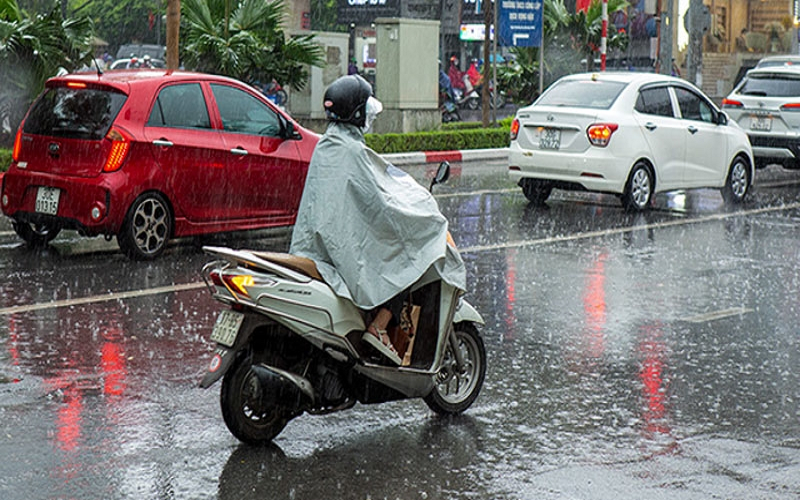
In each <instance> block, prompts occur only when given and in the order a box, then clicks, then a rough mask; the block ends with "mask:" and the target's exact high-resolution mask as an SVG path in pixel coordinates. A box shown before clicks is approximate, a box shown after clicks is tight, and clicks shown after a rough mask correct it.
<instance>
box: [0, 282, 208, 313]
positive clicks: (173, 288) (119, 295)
mask: <svg viewBox="0 0 800 500" xmlns="http://www.w3.org/2000/svg"><path fill="white" fill-rule="evenodd" d="M205 286H206V284H205V283H184V284H182V285H167V286H159V287H155V288H145V289H142V290H131V291H129V292H112V293H109V294H106V295H93V296H90V297H83V298H78V299H65V300H54V301H52V302H41V303H39V304H30V305H22V306H12V307H4V308H2V309H0V316H8V315H9V314H16V313H24V312H32V311H41V310H43V309H53V308H57V307H72V306H81V305H85V304H94V303H97V302H108V301H110V300H124V299H132V298H137V297H148V296H150V295H158V294H160V293H174V292H182V291H185V290H196V289H198V288H204V287H205Z"/></svg>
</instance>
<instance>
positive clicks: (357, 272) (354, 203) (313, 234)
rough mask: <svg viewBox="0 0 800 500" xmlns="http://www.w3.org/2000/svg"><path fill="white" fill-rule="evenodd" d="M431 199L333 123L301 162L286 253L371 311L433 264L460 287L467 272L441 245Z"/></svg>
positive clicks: (352, 130)
mask: <svg viewBox="0 0 800 500" xmlns="http://www.w3.org/2000/svg"><path fill="white" fill-rule="evenodd" d="M446 238H447V219H445V218H444V216H443V215H442V214H441V212H439V207H438V205H437V203H436V200H435V199H434V198H433V196H432V195H431V194H430V193H429V192H428V190H426V189H425V188H424V187H422V186H420V185H419V184H418V183H417V182H416V181H415V180H414V179H413V178H412V177H411V176H409V175H408V174H406V173H405V172H403V171H402V170H400V169H398V168H396V167H394V166H393V165H391V164H390V163H388V162H387V161H386V160H384V159H383V158H381V157H380V156H379V155H378V154H377V153H375V152H374V151H373V150H371V149H369V148H368V147H367V146H366V145H365V143H364V135H363V133H362V132H361V129H360V128H359V127H356V126H355V125H350V124H345V123H338V122H332V123H330V124H329V126H328V129H327V131H326V132H325V134H324V135H323V136H322V138H321V139H320V141H319V143H318V144H317V147H316V149H315V150H314V154H313V155H312V157H311V163H310V164H309V167H308V176H307V178H306V184H305V189H304V191H303V197H302V199H301V201H300V208H299V212H298V214H297V222H296V224H295V226H294V232H293V234H292V243H291V247H290V249H289V253H292V254H294V255H300V256H302V257H307V258H309V259H312V260H313V261H314V262H315V263H316V264H317V268H318V269H319V272H320V274H321V275H322V277H323V278H324V279H325V281H326V283H328V284H329V285H330V286H331V288H333V290H334V291H335V292H336V294H337V295H339V296H341V297H345V298H349V299H351V300H353V302H355V304H356V305H357V306H358V307H360V308H362V309H372V308H375V307H377V306H379V305H381V304H383V303H385V302H386V301H388V300H389V299H391V298H392V297H394V296H396V295H397V294H399V293H400V292H402V291H403V290H405V289H407V288H409V287H410V286H411V285H412V284H414V283H415V282H416V281H417V280H418V279H419V278H420V277H422V275H423V274H425V272H426V271H427V270H428V269H429V268H431V267H432V268H433V270H435V271H436V272H437V273H438V274H439V276H440V277H441V278H442V279H443V280H445V281H446V282H447V283H450V284H451V285H453V286H455V287H457V288H459V289H461V290H464V289H465V288H466V272H465V269H464V262H463V261H462V260H461V256H460V255H459V254H458V252H457V251H455V250H453V249H452V248H450V247H449V246H448V245H447V243H446V241H447V240H446Z"/></svg>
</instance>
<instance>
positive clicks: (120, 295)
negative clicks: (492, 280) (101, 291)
mask: <svg viewBox="0 0 800 500" xmlns="http://www.w3.org/2000/svg"><path fill="white" fill-rule="evenodd" d="M798 208H800V202H796V203H790V204H787V205H781V206H776V207H764V208H754V209H751V210H741V211H737V212H731V213H726V214H713V215H708V216H705V217H698V218H695V219H678V220H673V221H665V222H656V223H653V224H644V225H641V226H630V227H620V228H615V229H604V230H601V231H587V232H585V233H577V234H573V235H568V236H552V237H548V238H540V239H533V240H521V241H510V242H507V243H498V244H496V245H476V246H472V247H464V248H460V249H459V250H460V252H461V253H478V252H489V251H494V250H505V249H510V248H523V247H533V246H541V245H548V244H553V243H563V242H566V241H577V240H584V239H590V238H601V237H604V236H611V235H615V234H624V233H629V232H633V231H641V230H643V229H662V228H667V227H675V226H681V225H686V224H702V223H706V222H716V221H721V220H727V219H731V218H734V217H743V216H748V215H758V214H766V213H773V212H781V211H785V210H794V209H798ZM203 287H205V283H184V284H179V285H167V286H161V287H155V288H146V289H142V290H131V291H128V292H116V293H114V292H112V293H109V294H106V295H94V296H90V297H84V298H77V299H66V300H55V301H52V302H44V303H38V304H29V305H19V306H12V307H5V308H0V316H8V315H10V314H16V313H25V312H32V311H41V310H44V309H53V308H58V307H72V306H78V305H85V304H93V303H97V302H107V301H110V300H124V299H130V298H137V297H147V296H150V295H158V294H161V293H174V292H180V291H186V290H196V289H199V288H203ZM731 311H735V312H731ZM745 312H749V311H747V310H745V311H743V312H740V311H739V310H738V309H726V310H724V311H718V312H715V313H708V314H706V315H705V316H709V315H711V316H713V315H719V314H725V315H736V314H744V313H745ZM725 315H723V316H719V317H726V316H725ZM712 319H717V317H716V316H714V317H712ZM686 321H692V319H691V318H690V319H687V320H686ZM705 321H707V320H705Z"/></svg>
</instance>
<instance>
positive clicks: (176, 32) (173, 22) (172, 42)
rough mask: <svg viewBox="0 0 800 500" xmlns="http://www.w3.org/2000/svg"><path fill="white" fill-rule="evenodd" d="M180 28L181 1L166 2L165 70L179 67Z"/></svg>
mask: <svg viewBox="0 0 800 500" xmlns="http://www.w3.org/2000/svg"><path fill="white" fill-rule="evenodd" d="M180 27H181V0H167V69H169V70H176V69H178V67H180V60H179V58H178V40H179V36H180Z"/></svg>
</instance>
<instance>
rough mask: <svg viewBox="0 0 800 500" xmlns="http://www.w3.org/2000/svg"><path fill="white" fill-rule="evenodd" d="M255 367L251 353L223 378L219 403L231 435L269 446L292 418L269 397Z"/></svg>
mask: <svg viewBox="0 0 800 500" xmlns="http://www.w3.org/2000/svg"><path fill="white" fill-rule="evenodd" d="M252 364H253V359H252V357H251V355H249V354H247V355H244V356H240V357H239V359H238V360H236V361H235V362H234V365H233V366H231V368H230V370H228V372H227V373H226V374H225V377H224V378H223V379H222V389H221V391H220V395H219V402H220V407H221V409H222V419H223V420H224V421H225V425H226V426H227V427H228V430H229V431H231V434H233V435H234V436H235V437H236V438H237V439H238V440H239V441H242V442H244V443H248V444H254V445H265V444H268V443H269V442H270V441H272V439H273V438H275V437H276V436H277V435H278V434H280V432H281V431H282V430H283V428H284V427H286V423H287V422H288V418H287V417H286V415H285V413H284V412H283V411H282V409H281V408H280V407H279V406H278V405H276V404H275V402H274V401H272V400H270V398H268V397H266V394H264V391H263V390H262V387H261V384H260V383H259V380H258V377H257V376H256V374H255V373H254V372H253V370H252V369H251V366H252Z"/></svg>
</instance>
